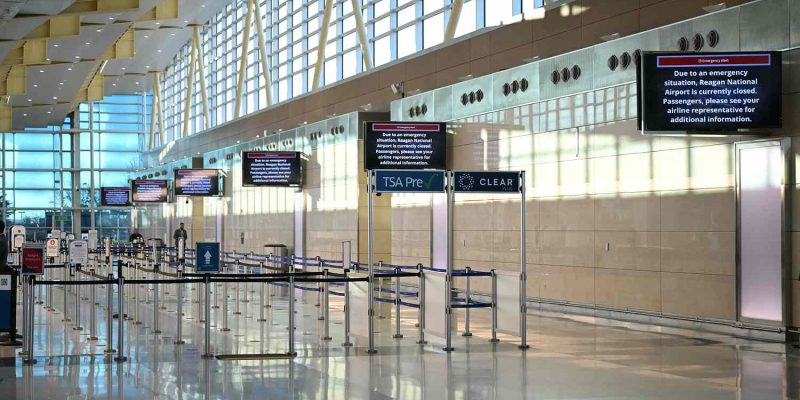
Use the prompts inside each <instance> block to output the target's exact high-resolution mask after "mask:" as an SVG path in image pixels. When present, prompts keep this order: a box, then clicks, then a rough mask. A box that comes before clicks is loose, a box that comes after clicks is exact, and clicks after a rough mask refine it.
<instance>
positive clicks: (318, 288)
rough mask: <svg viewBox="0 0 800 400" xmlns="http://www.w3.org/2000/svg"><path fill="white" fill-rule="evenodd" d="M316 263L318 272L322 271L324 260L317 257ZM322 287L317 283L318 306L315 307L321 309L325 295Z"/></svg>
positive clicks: (315, 258)
mask: <svg viewBox="0 0 800 400" xmlns="http://www.w3.org/2000/svg"><path fill="white" fill-rule="evenodd" d="M314 261H316V262H317V272H319V270H320V269H322V260H321V259H320V257H319V256H316V257H314ZM303 262H305V260H303ZM322 286H323V285H322V284H320V282H317V304H315V306H317V307H320V306H321V305H322V296H323V294H322ZM319 319H322V318H319Z"/></svg>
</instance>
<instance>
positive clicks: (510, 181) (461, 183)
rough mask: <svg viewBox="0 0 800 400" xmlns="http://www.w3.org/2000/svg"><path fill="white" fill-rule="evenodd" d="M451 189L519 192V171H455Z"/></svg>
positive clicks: (473, 191) (476, 191)
mask: <svg viewBox="0 0 800 400" xmlns="http://www.w3.org/2000/svg"><path fill="white" fill-rule="evenodd" d="M453 180H454V183H453V189H454V190H455V191H456V192H463V193H519V192H520V186H519V171H455V172H453Z"/></svg>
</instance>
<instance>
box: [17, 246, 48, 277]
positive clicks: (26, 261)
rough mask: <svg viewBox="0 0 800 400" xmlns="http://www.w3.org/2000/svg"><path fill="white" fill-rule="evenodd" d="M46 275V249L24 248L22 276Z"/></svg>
mask: <svg viewBox="0 0 800 400" xmlns="http://www.w3.org/2000/svg"><path fill="white" fill-rule="evenodd" d="M43 273H44V248H43V247H41V246H26V247H23V248H22V274H23V275H41V274H43Z"/></svg>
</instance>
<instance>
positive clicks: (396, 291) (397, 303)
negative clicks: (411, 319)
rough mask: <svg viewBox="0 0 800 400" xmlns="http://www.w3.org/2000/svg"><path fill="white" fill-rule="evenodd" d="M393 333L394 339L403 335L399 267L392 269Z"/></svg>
mask: <svg viewBox="0 0 800 400" xmlns="http://www.w3.org/2000/svg"><path fill="white" fill-rule="evenodd" d="M394 273H395V277H394V335H393V336H392V337H393V338H395V339H401V338H402V337H403V335H402V334H401V333H400V268H398V267H395V269H394Z"/></svg>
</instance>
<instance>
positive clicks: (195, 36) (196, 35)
mask: <svg viewBox="0 0 800 400" xmlns="http://www.w3.org/2000/svg"><path fill="white" fill-rule="evenodd" d="M192 42H193V44H194V47H195V50H196V51H197V56H196V57H195V59H196V60H197V74H198V75H199V76H200V96H202V99H203V129H208V128H209V127H210V126H211V125H209V123H208V116H209V114H208V89H206V69H205V62H204V61H203V48H202V47H201V46H200V30H199V29H198V26H197V25H195V26H193V27H192Z"/></svg>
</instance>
